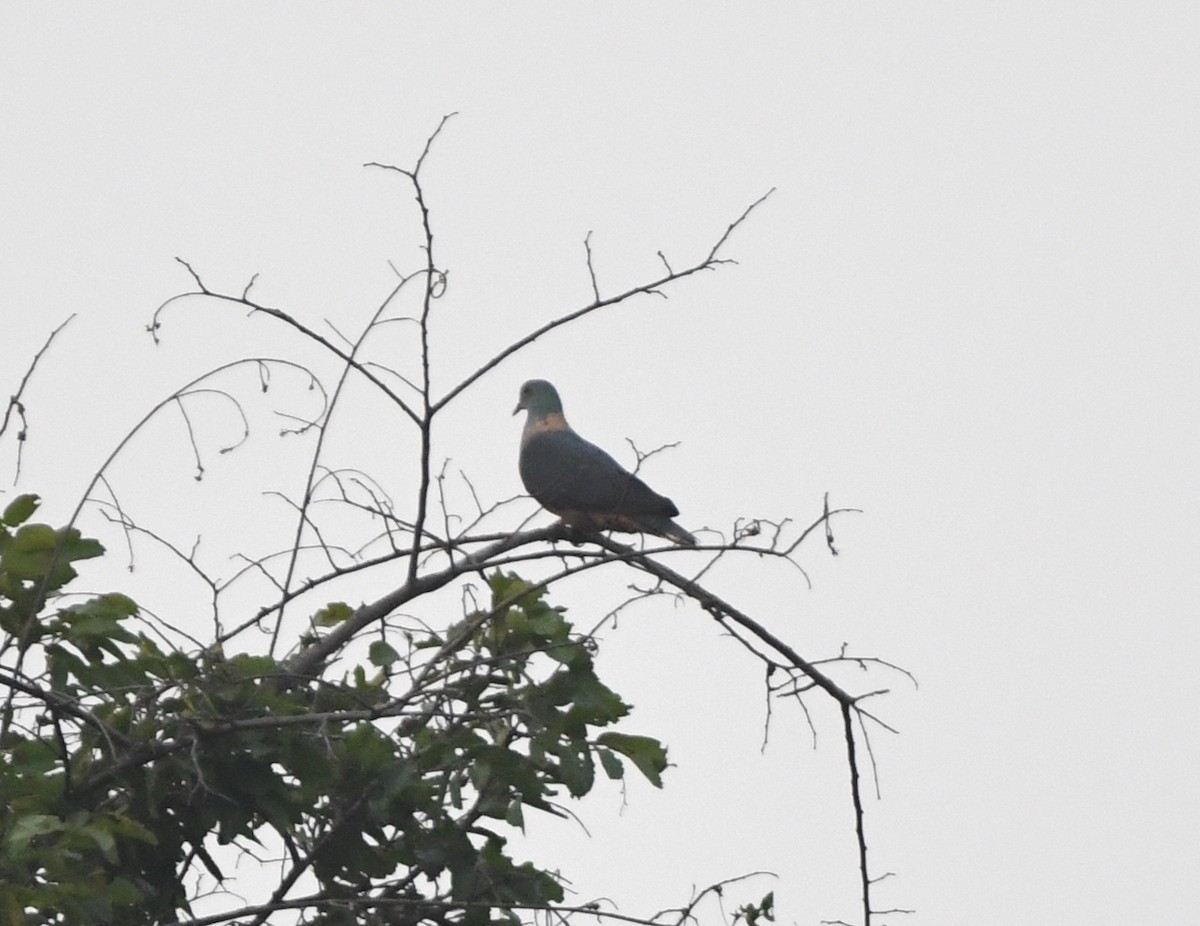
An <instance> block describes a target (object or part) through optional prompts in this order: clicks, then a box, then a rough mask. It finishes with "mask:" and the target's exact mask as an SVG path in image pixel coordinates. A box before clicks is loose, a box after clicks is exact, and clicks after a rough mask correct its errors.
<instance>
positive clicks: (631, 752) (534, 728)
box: [0, 496, 666, 926]
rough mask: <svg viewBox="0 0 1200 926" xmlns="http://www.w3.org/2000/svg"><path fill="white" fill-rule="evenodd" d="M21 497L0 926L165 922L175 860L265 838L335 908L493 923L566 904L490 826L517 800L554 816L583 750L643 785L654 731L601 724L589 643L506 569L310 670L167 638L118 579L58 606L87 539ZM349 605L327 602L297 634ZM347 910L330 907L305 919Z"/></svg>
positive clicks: (184, 867) (623, 707)
mask: <svg viewBox="0 0 1200 926" xmlns="http://www.w3.org/2000/svg"><path fill="white" fill-rule="evenodd" d="M35 508H36V499H34V498H33V497H32V496H23V497H22V498H21V499H18V500H17V501H15V502H14V503H13V504H11V505H10V506H9V508H8V510H7V511H6V512H5V514H4V531H5V532H4V534H3V535H2V536H3V540H2V541H0V588H2V589H3V604H4V612H3V613H4V614H5V626H4V629H5V632H6V634H7V637H6V639H5V644H4V645H5V646H6V647H9V646H19V647H22V648H23V651H28V658H26V659H25V660H24V661H23V665H35V664H36V665H38V666H40V668H39V669H38V670H37V671H32V670H30V671H26V670H25V669H18V670H17V672H16V673H14V677H12V678H10V679H6V681H8V683H9V684H10V686H15V687H16V688H18V689H19V690H20V691H21V692H23V694H24V695H26V696H29V697H30V698H32V699H33V702H36V703H37V704H38V705H40V707H42V708H43V712H42V713H39V714H37V716H36V717H32V718H31V717H30V714H29V711H28V710H23V709H22V703H23V702H10V704H9V707H8V710H7V713H6V715H5V718H4V729H3V746H4V755H3V759H2V760H0V788H2V790H3V793H4V795H5V798H6V800H5V804H4V806H3V809H2V810H0V834H2V842H0V922H2V923H4V924H6V926H7V924H13V926H16V924H24V923H41V922H47V923H48V922H61V923H78V924H90V923H125V924H135V923H147V924H149V923H155V922H163V921H169V920H172V919H174V918H175V917H176V915H177V914H178V913H180V912H181V911H182V912H189V910H190V908H189V901H188V897H187V894H186V893H185V891H184V888H183V885H184V883H185V877H186V875H187V872H188V871H189V870H191V869H193V868H194V867H195V866H197V865H200V866H203V867H204V868H205V869H207V871H208V872H209V874H211V875H212V876H213V877H214V878H216V879H218V880H219V879H220V878H221V876H222V873H221V869H220V866H219V863H218V861H217V860H216V859H215V858H214V852H213V849H214V846H219V845H228V844H233V845H238V846H243V847H246V846H252V845H264V844H265V843H266V842H268V841H269V840H270V837H271V835H272V834H273V835H274V836H275V837H276V838H277V839H278V840H279V842H281V843H282V845H284V846H285V847H286V848H287V850H288V852H289V853H291V854H292V855H293V856H297V857H303V858H304V859H305V860H306V861H305V864H304V865H303V866H302V867H303V868H305V869H307V871H308V873H309V874H310V875H311V877H313V878H315V880H316V881H317V883H318V885H319V890H320V893H321V894H322V895H323V896H324V897H326V898H328V899H330V900H331V901H332V900H337V899H339V898H358V897H361V896H362V895H363V894H364V893H365V892H367V891H369V890H374V891H375V892H376V896H377V897H378V898H380V899H381V900H382V899H389V900H391V901H393V902H395V903H400V902H401V901H405V900H407V901H409V902H412V903H414V904H415V903H416V900H417V899H418V898H419V899H420V901H421V903H420V907H419V910H420V913H421V915H420V916H416V917H415V919H414V921H415V920H416V919H421V918H423V917H424V918H427V917H428V915H429V911H430V910H431V909H442V911H443V912H442V913H441V914H440V915H439V918H440V919H442V920H444V921H446V922H451V921H461V922H464V923H476V922H479V923H482V922H488V921H489V919H490V918H491V916H492V915H493V913H492V912H491V911H492V910H493V907H492V905H493V904H498V905H500V906H501V907H502V908H503V910H504V911H509V908H510V907H511V906H513V905H516V906H521V905H544V904H549V903H557V902H560V901H561V900H562V899H563V891H562V887H561V885H560V884H559V882H558V881H557V880H556V878H555V877H554V876H553V875H552V874H551V873H550V872H548V871H546V870H544V869H542V868H539V867H537V866H535V865H533V864H531V863H529V862H518V861H517V860H515V859H513V858H512V857H511V856H510V854H509V853H508V839H507V838H506V836H505V835H504V833H503V832H502V830H504V829H505V828H510V827H514V826H515V827H520V826H521V825H522V824H523V822H524V819H525V814H526V812H527V810H528V809H530V808H532V809H535V810H540V811H544V812H548V813H553V814H562V812H563V811H562V810H561V809H559V806H558V804H557V802H558V801H559V800H560V799H561V798H563V797H564V796H571V797H580V796H582V795H584V794H587V793H588V792H589V791H590V790H591V788H592V786H593V784H594V780H595V768H596V760H597V759H599V761H600V765H601V767H602V768H603V769H604V770H605V772H606V773H607V774H608V775H609V776H610V777H614V778H617V777H621V776H622V775H623V774H624V771H625V765H624V760H626V759H628V760H630V761H632V762H633V763H634V765H635V766H636V767H637V768H638V769H640V770H641V771H642V772H643V773H644V774H645V775H646V777H647V778H649V779H650V780H651V781H652V782H654V783H655V784H656V785H658V784H660V783H661V774H662V772H663V770H664V768H665V767H666V753H665V750H664V749H663V747H662V746H661V744H659V743H658V742H657V741H656V740H653V739H651V738H649V737H642V736H633V735H631V734H626V733H618V732H616V731H614V730H611V729H608V728H611V727H612V726H613V725H614V724H616V723H617V722H618V721H620V720H622V719H623V718H624V717H625V716H626V715H627V714H628V713H629V706H628V705H627V704H625V703H624V702H623V701H622V700H621V698H620V697H619V696H618V695H617V694H616V693H615V692H613V691H612V690H611V689H610V688H609V687H608V686H606V685H605V684H604V683H603V682H602V681H601V680H600V678H599V677H598V676H597V675H596V672H595V663H594V660H593V656H592V644H591V643H590V642H589V641H586V640H583V639H581V638H580V637H579V636H578V635H577V634H575V633H574V631H573V630H572V627H571V624H570V622H569V621H568V620H567V619H566V618H565V616H564V613H563V609H562V608H558V607H553V606H551V605H550V604H549V603H548V602H547V600H546V590H545V589H544V588H538V587H534V586H532V585H530V584H529V583H528V582H525V581H524V580H522V579H520V578H519V577H517V576H515V575H512V574H503V573H500V572H498V571H497V572H495V573H493V574H492V575H491V576H490V578H489V580H488V584H489V587H490V591H491V603H490V607H489V608H488V609H486V610H480V611H476V612H474V613H472V614H470V615H468V616H467V617H466V618H465V619H464V620H463V621H461V622H460V623H458V624H456V625H454V626H452V627H451V628H450V629H449V630H447V631H446V632H444V633H437V632H434V631H429V632H426V633H424V634H420V635H417V634H413V633H411V632H410V633H407V634H406V639H404V640H403V641H400V640H395V641H391V640H387V639H379V640H376V641H374V642H373V643H372V644H371V645H370V647H369V650H368V653H367V659H366V661H365V663H364V664H356V665H353V666H352V667H350V669H349V670H348V671H347V672H346V673H345V675H344V676H343V677H341V678H306V677H300V676H297V675H294V674H292V673H291V672H290V671H289V668H288V665H287V663H286V662H285V661H281V660H276V659H274V658H272V657H269V656H262V655H250V654H246V653H237V654H227V653H224V652H223V651H222V650H221V649H220V648H210V649H206V650H203V651H200V652H195V653H185V652H182V651H179V650H172V651H164V650H163V649H162V648H160V646H159V645H158V644H157V643H156V642H155V641H154V640H153V639H151V638H150V637H149V636H148V635H147V634H146V633H145V632H143V631H139V630H138V629H137V627H138V624H139V620H138V618H139V611H138V607H137V605H136V603H134V602H133V601H132V600H131V599H129V598H127V597H126V596H124V595H121V594H118V593H112V594H105V595H99V596H95V597H92V598H89V599H88V600H86V601H83V602H81V603H77V604H71V605H66V606H63V605H62V604H61V602H62V597H61V594H60V592H61V591H62V588H63V586H64V585H65V584H66V582H67V581H69V579H70V578H71V577H72V576H73V570H72V569H71V567H70V561H72V560H73V559H79V558H83V557H85V556H90V555H95V554H96V553H97V552H99V550H100V548H99V545H98V544H96V542H95V541H91V540H85V539H82V538H80V537H79V536H78V534H77V533H76V532H73V531H54V530H52V529H50V528H49V527H46V526H45V525H37V524H25V523H24V522H25V521H26V520H27V519H28V518H29V517H30V516H31V515H32V513H33V511H34V510H35ZM39 602H40V603H41V605H42V606H39ZM348 614H349V609H348V608H347V607H346V606H345V605H339V604H334V605H330V606H328V607H326V608H324V609H322V611H321V614H320V615H317V617H316V619H315V620H314V625H315V626H317V627H322V626H336V625H337V624H338V623H340V622H341V621H343V620H345V619H346V618H347V617H348ZM398 646H399V647H400V648H397V647H398ZM401 649H403V651H404V653H403V655H402V653H401ZM498 915H500V916H501V918H502V919H510V920H513V921H515V915H514V914H513V913H512V912H510V911H509V912H502V913H500V914H498ZM357 916H358V914H357V913H355V912H353V908H352V907H350V908H345V907H342V908H339V907H337V906H329V907H327V908H325V909H322V910H321V912H319V913H318V914H317V915H316V917H315V918H314V919H313V920H312V922H315V923H342V922H357V921H358V919H357Z"/></svg>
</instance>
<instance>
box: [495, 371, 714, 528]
mask: <svg viewBox="0 0 1200 926" xmlns="http://www.w3.org/2000/svg"><path fill="white" fill-rule="evenodd" d="M522 409H525V410H526V411H528V412H529V415H528V417H527V418H526V419H525V430H524V431H523V432H522V433H521V461H520V468H521V481H522V482H523V483H525V489H526V491H528V492H529V494H530V495H532V496H533V497H534V498H535V499H537V500H538V502H539V503H540V504H541V506H542V507H543V508H545V509H546V510H547V511H549V512H551V513H552V514H556V515H558V516H559V517H560V518H562V520H563V523H564V524H568V525H570V526H571V527H574V528H577V529H579V530H585V531H603V530H616V531H626V532H628V533H634V534H636V533H645V534H656V535H657V536H659V537H666V538H667V539H668V540H671V541H673V542H675V543H678V544H683V545H685V546H695V544H696V538H695V537H693V536H692V535H691V534H689V533H688V532H687V531H685V530H684V529H683V528H682V527H680V526H679V525H678V524H676V523H675V522H674V521H672V520H671V519H672V518H673V517H675V516H676V515H677V514H679V509H678V508H676V507H675V503H674V502H672V501H671V500H670V499H669V498H665V497H663V496H662V495H659V494H658V493H657V492H655V491H654V490H653V489H651V488H650V487H649V486H648V485H646V483H644V482H642V480H640V479H638V477H637V476H635V475H634V474H633V473H631V472H629V471H628V470H626V469H625V468H624V467H623V466H621V464H620V463H618V462H617V461H616V460H614V459H613V458H612V457H610V456H609V455H608V454H607V453H605V452H604V451H603V450H601V449H600V448H599V447H597V446H596V445H595V444H592V443H589V442H588V441H585V440H584V439H583V438H582V437H580V436H579V435H578V434H576V433H575V432H574V431H573V430H571V426H570V425H569V424H567V419H566V418H564V417H563V410H562V401H561V400H560V399H559V397H558V392H557V390H555V388H554V386H552V385H551V384H550V383H548V382H546V380H544V379H531V380H529V382H527V383H525V384H524V385H523V386H521V397H520V401H518V402H517V407H516V408H515V409H513V414H514V415H515V414H516V413H517V412H519V411H521V410H522Z"/></svg>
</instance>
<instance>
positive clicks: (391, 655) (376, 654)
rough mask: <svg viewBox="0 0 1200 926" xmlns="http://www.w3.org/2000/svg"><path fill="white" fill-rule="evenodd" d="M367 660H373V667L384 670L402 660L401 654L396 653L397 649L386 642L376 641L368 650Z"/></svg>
mask: <svg viewBox="0 0 1200 926" xmlns="http://www.w3.org/2000/svg"><path fill="white" fill-rule="evenodd" d="M367 658H369V659H370V660H371V665H373V666H379V667H380V668H384V667H386V666H390V665H391V664H392V663H393V662H397V661H399V659H400V654H399V653H398V652H396V648H395V647H394V646H392V644H390V643H388V642H387V641H386V640H376V641H375V642H374V643H372V644H371V647H370V649H368V650H367Z"/></svg>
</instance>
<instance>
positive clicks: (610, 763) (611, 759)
mask: <svg viewBox="0 0 1200 926" xmlns="http://www.w3.org/2000/svg"><path fill="white" fill-rule="evenodd" d="M597 752H599V753H600V764H601V765H602V766H603V767H604V774H606V775H607V776H608V777H609V778H611V779H612V780H613V781H620V780H621V779H622V778H624V777H625V763H624V762H622V761H621V760H620V759H619V758H617V755H616V753H614V752H613V751H612V750H611V749H599V750H597Z"/></svg>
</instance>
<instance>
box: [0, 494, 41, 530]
mask: <svg viewBox="0 0 1200 926" xmlns="http://www.w3.org/2000/svg"><path fill="white" fill-rule="evenodd" d="M40 503H41V498H39V497H38V496H36V495H18V496H17V497H16V498H14V499H13V500H12V501H11V502H9V503H8V507H7V508H5V509H4V514H3V515H0V523H4V524H7V525H8V526H9V527H17V526H18V525H20V524H24V523H25V522H26V521H28V520H29V518H30V516H31V515H32V514H33V513H34V512H35V511H37V507H38V505H39V504H40Z"/></svg>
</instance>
